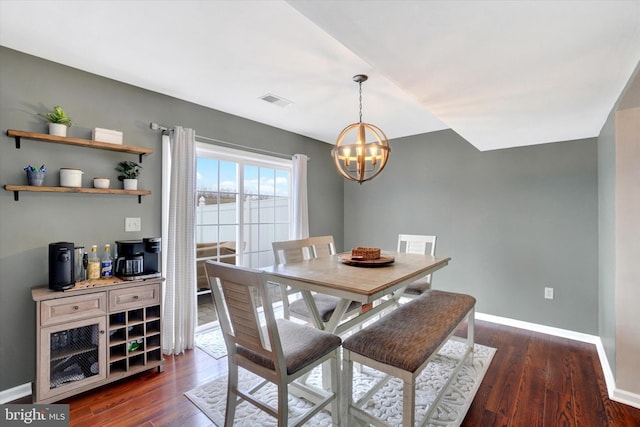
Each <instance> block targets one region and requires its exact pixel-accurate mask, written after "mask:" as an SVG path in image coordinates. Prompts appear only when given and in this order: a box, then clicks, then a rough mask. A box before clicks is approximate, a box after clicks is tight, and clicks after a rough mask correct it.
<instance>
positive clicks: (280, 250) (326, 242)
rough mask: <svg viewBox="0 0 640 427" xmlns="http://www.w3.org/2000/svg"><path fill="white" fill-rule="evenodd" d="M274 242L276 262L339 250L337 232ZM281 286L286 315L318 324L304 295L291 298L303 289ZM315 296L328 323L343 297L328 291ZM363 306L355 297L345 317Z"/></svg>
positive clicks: (315, 301) (319, 311) (301, 258)
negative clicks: (336, 248) (336, 242)
mask: <svg viewBox="0 0 640 427" xmlns="http://www.w3.org/2000/svg"><path fill="white" fill-rule="evenodd" d="M312 242H313V243H312ZM271 246H272V248H273V256H274V258H275V262H276V264H288V263H291V262H299V261H303V260H307V259H311V258H318V257H319V256H329V255H331V253H330V251H331V250H333V251H334V252H335V244H334V243H333V236H320V237H309V238H307V239H298V240H286V241H281V242H272V243H271ZM317 254H321V255H317ZM325 254H326V255H325ZM281 289H282V308H283V311H284V315H285V318H290V317H295V318H297V319H300V320H303V321H305V322H307V323H311V324H314V323H315V322H314V320H313V315H312V314H311V311H310V310H309V307H308V306H307V303H306V302H305V301H304V299H303V298H301V297H300V298H296V299H293V300H291V301H290V299H289V298H290V297H291V296H294V295H299V294H300V290H297V289H291V288H289V287H285V286H282V287H281ZM311 297H312V298H313V300H314V303H315V306H316V308H317V309H318V315H319V316H320V319H321V320H322V322H323V323H325V324H326V323H327V322H329V320H330V319H331V316H332V315H333V313H334V311H335V310H336V308H337V307H338V304H339V303H340V298H337V297H334V296H331V295H324V294H312V295H311ZM361 306H362V304H361V303H359V302H355V301H354V302H352V303H351V304H349V306H348V307H347V311H346V312H345V315H344V318H349V317H352V316H355V315H356V314H358V313H359V310H360V307H361Z"/></svg>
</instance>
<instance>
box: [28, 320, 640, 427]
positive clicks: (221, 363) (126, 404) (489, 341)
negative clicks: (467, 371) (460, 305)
mask: <svg viewBox="0 0 640 427" xmlns="http://www.w3.org/2000/svg"><path fill="white" fill-rule="evenodd" d="M475 332H476V333H475V335H476V342H477V343H479V344H483V345H487V346H491V347H494V348H496V349H497V351H496V354H495V356H494V358H493V361H492V362H491V365H490V367H489V370H488V371H487V374H486V376H485V378H484V380H483V382H482V384H481V386H480V389H479V390H478V393H477V394H476V397H475V400H474V402H473V404H472V405H471V408H469V411H468V413H467V416H466V418H465V420H464V423H463V424H462V425H463V426H527V427H529V426H549V427H555V426H576V427H590V426H594V427H600V426H620V427H628V426H640V410H639V409H635V408H633V407H631V406H628V405H624V404H621V403H617V402H613V401H611V400H609V398H608V396H607V390H606V384H605V382H604V377H603V374H602V369H601V368H600V363H599V360H598V355H597V352H596V349H595V346H593V345H591V344H585V343H582V342H577V341H572V340H568V339H565V338H558V337H553V336H549V335H544V334H540V333H536V332H530V331H526V330H522V329H516V328H512V327H507V326H501V325H497V324H493V323H489V322H483V321H476V331H475ZM165 358H166V365H165V371H164V372H163V373H160V374H158V373H157V372H156V371H155V370H152V371H149V372H146V373H143V374H140V375H138V376H135V377H133V378H130V379H126V380H122V381H120V382H117V383H115V384H111V385H109V386H106V387H102V388H99V389H96V390H93V391H91V392H87V393H84V394H82V395H79V396H76V397H73V398H70V399H66V400H63V401H61V402H58V403H68V404H69V405H70V415H71V426H118V427H123V426H142V427H151V426H211V425H213V424H212V423H211V421H210V420H209V419H208V418H207V417H206V416H205V415H204V414H203V413H202V412H200V410H198V409H197V408H196V407H195V406H194V405H193V404H192V403H191V402H190V401H189V400H188V399H187V398H186V397H184V395H183V393H184V392H185V391H187V390H190V389H192V388H194V387H195V386H196V385H198V384H200V383H202V382H204V381H205V380H206V379H208V378H211V377H216V376H218V375H220V374H222V373H224V372H225V371H226V358H223V359H220V360H216V359H213V358H212V357H210V356H208V355H207V354H206V353H204V352H202V351H200V350H199V349H196V350H190V351H187V352H186V353H185V354H183V355H180V356H173V357H169V356H165ZM26 402H30V401H29V400H27V401H23V402H21V403H26Z"/></svg>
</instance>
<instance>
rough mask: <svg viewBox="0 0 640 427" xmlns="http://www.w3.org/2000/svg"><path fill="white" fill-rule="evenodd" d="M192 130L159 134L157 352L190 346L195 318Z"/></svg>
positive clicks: (180, 350) (179, 349)
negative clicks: (160, 306)
mask: <svg viewBox="0 0 640 427" xmlns="http://www.w3.org/2000/svg"><path fill="white" fill-rule="evenodd" d="M195 169H196V148H195V131H194V130H193V129H183V128H182V127H179V126H176V128H175V129H173V130H172V131H171V132H170V134H169V135H168V136H167V135H164V136H163V137H162V241H163V246H164V248H163V251H162V254H163V257H162V271H164V276H165V284H164V289H165V291H164V305H163V315H162V322H163V327H162V352H163V353H164V354H179V353H182V352H184V350H186V349H189V348H193V346H194V334H195V328H196V326H197V324H198V323H197V319H198V304H197V300H196V298H197V296H196V285H195V283H196V239H195V203H194V197H195V196H194V194H195V182H196V172H195Z"/></svg>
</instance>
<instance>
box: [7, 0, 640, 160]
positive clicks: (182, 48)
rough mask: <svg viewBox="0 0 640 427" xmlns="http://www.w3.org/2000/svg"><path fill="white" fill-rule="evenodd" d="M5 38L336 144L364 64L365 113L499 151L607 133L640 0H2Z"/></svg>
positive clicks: (636, 35)
mask: <svg viewBox="0 0 640 427" xmlns="http://www.w3.org/2000/svg"><path fill="white" fill-rule="evenodd" d="M0 44H1V45H3V46H6V47H9V48H12V49H15V50H19V51H22V52H26V53H29V54H32V55H35V56H38V57H42V58H45V59H48V60H51V61H54V62H58V63H61V64H65V65H68V66H71V67H75V68H78V69H81V70H85V71H88V72H91V73H95V74H98V75H101V76H105V77H108V78H112V79H115V80H119V81H122V82H125V83H129V84H132V85H135V86H139V87H142V88H145V89H149V90H152V91H156V92H160V93H163V94H167V95H170V96H174V97H176V98H180V99H184V100H187V101H190V102H194V103H196V104H200V105H203V106H206V107H211V108H214V109H217V110H221V111H225V112H228V113H231V114H235V115H238V116H242V117H246V118H248V119H252V120H255V121H258V122H261V123H265V124H269V125H272V126H275V127H278V128H281V129H286V130H289V131H292V132H295V133H298V134H301V135H306V136H309V137H311V138H315V139H318V140H320V141H324V142H328V143H333V142H334V141H335V138H336V137H337V135H338V134H339V132H340V131H341V130H342V129H343V128H344V127H345V126H346V125H348V124H350V123H353V122H356V121H357V120H358V86H357V84H356V83H354V82H353V81H352V76H353V75H355V74H360V73H364V74H368V75H369V80H368V81H367V82H366V83H364V84H363V110H364V111H363V121H365V122H369V123H373V124H375V125H377V126H379V127H380V128H382V129H383V130H384V131H385V133H386V134H387V136H388V137H389V139H394V138H399V137H403V136H408V135H414V134H420V133H425V132H431V131H436V130H441V129H446V128H452V129H453V130H455V131H456V132H457V133H459V134H460V135H461V136H463V137H464V138H465V139H467V140H468V141H469V142H470V143H471V144H473V145H474V146H476V147H477V148H478V149H480V150H491V149H498V148H505V147H514V146H522V145H530V144H540V143H549V142H557V141H563V140H571V139H578V138H585V137H593V136H596V135H598V134H599V132H600V129H601V127H602V125H603V124H604V122H605V120H606V118H607V115H608V114H609V112H610V111H611V109H612V107H613V105H614V103H615V101H616V100H617V98H618V97H619V95H620V93H621V91H622V89H623V88H624V85H625V84H626V82H627V81H628V80H629V78H630V77H631V75H632V73H633V70H634V69H635V67H636V65H637V64H638V62H639V61H640V0H627V1H616V0H610V1H605V0H602V1H597V0H596V1H581V0H568V1H564V0H556V1H517V0H513V1H461V0H459V1H345V0H341V1H288V2H287V1H280V0H271V1H260V0H258V1H247V0H245V1H222V0H218V1H204V0H202V1H142V0H138V1H128V2H125V1H101V0H97V1H86V2H81V1H53V0H48V1H16V0H0ZM266 94H273V95H276V96H279V97H282V98H285V99H287V100H289V101H291V102H292V104H291V105H289V106H287V107H278V106H276V105H272V104H269V103H267V102H265V101H263V100H261V99H260V97H261V96H263V95H266ZM163 124H164V125H168V126H171V125H175V124H183V123H163Z"/></svg>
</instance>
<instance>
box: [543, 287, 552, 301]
mask: <svg viewBox="0 0 640 427" xmlns="http://www.w3.org/2000/svg"><path fill="white" fill-rule="evenodd" d="M544 298H545V299H553V288H544Z"/></svg>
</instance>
